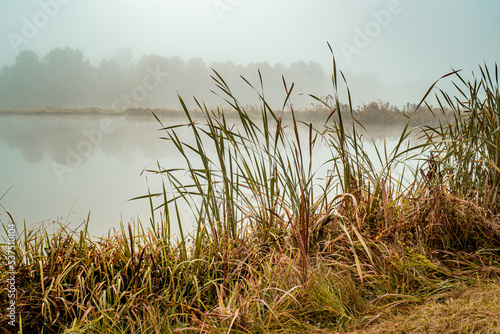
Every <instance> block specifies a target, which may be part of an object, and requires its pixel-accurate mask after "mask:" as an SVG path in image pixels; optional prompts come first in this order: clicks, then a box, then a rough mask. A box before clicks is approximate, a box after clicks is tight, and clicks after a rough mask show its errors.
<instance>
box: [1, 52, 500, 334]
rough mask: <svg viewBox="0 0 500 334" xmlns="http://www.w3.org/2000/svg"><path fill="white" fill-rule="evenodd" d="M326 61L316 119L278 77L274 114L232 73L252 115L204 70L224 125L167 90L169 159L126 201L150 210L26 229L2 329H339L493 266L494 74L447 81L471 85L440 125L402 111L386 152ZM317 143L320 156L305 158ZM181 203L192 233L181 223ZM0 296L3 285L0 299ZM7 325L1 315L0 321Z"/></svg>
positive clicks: (215, 114) (499, 244) (497, 236)
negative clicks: (300, 111)
mask: <svg viewBox="0 0 500 334" xmlns="http://www.w3.org/2000/svg"><path fill="white" fill-rule="evenodd" d="M332 54H333V52H332ZM333 59H334V58H333ZM333 68H334V71H333V76H332V89H333V94H332V95H331V98H328V99H322V98H319V97H316V96H313V95H311V98H312V99H313V100H314V101H316V102H317V103H319V104H321V105H322V106H323V108H325V109H326V110H328V111H329V112H328V114H329V115H327V116H325V118H326V119H325V123H324V124H319V125H318V124H313V123H307V122H303V121H299V120H298V117H297V112H296V111H295V110H294V107H293V104H292V103H291V101H290V96H291V93H292V91H293V89H294V85H293V84H288V83H287V82H286V80H285V79H283V87H284V90H285V92H286V98H285V100H284V103H283V106H282V108H281V110H277V111H276V110H272V109H271V108H270V106H269V105H268V103H267V102H266V99H265V95H264V88H263V86H264V85H263V78H262V77H261V76H260V73H259V78H260V79H259V82H258V85H254V84H252V83H250V82H248V81H247V80H245V79H244V78H243V80H245V81H246V82H247V84H248V85H249V88H250V89H253V90H254V91H255V94H256V99H258V101H259V103H260V109H259V113H256V111H255V108H251V110H247V108H246V107H245V106H242V105H241V104H240V103H239V102H238V99H237V97H236V96H234V95H233V93H232V92H231V89H230V87H229V86H228V85H227V83H226V82H225V80H224V79H223V78H222V77H221V76H220V75H219V74H218V73H217V72H215V71H214V74H213V80H214V83H215V86H216V87H217V90H218V94H219V95H220V97H221V98H222V99H223V100H224V101H225V103H227V106H228V107H229V108H231V109H232V110H233V112H232V115H231V118H228V116H227V115H226V114H225V113H224V112H223V110H222V109H209V108H208V107H207V106H205V105H204V104H203V103H202V102H200V101H198V100H197V101H196V102H197V104H198V109H199V110H201V113H200V112H197V113H196V118H195V117H194V116H193V115H194V114H193V113H191V112H190V111H189V110H188V109H187V107H186V104H185V103H184V100H183V98H182V97H180V96H179V101H180V104H181V106H182V108H183V110H184V114H185V117H186V121H185V122H184V123H182V124H176V125H170V126H165V125H164V123H163V121H162V120H161V118H160V116H158V115H156V114H153V115H154V117H155V118H156V119H157V120H158V122H159V123H160V125H161V131H162V134H163V135H162V139H163V140H166V141H168V142H169V144H170V145H172V147H174V149H175V150H176V152H177V154H178V156H179V157H180V158H182V161H183V163H182V164H181V165H178V166H162V165H160V164H157V165H156V167H155V168H150V169H148V170H147V172H148V173H149V177H150V180H151V179H154V180H156V182H157V184H161V191H158V192H155V191H153V192H151V191H150V192H148V194H146V195H143V196H140V197H138V198H137V199H142V200H147V202H148V205H149V206H150V208H151V211H152V218H151V221H150V224H149V226H148V227H145V226H144V225H143V224H142V223H141V222H138V223H137V224H136V225H134V226H132V225H130V224H129V225H124V224H122V225H121V229H120V231H118V232H116V233H111V231H110V233H109V235H108V236H107V237H105V238H100V239H95V238H91V236H90V235H89V233H88V224H89V219H87V220H86V222H85V223H84V224H83V225H82V226H80V227H79V228H78V229H75V230H72V229H70V228H69V227H68V226H64V225H61V226H59V228H58V229H56V230H54V231H52V232H50V231H47V230H45V229H43V228H39V229H36V228H35V229H26V228H25V229H24V232H23V233H21V236H20V237H19V238H18V239H17V240H16V243H15V248H14V249H15V254H16V259H17V264H18V266H17V269H18V270H17V274H16V284H17V291H18V295H17V299H16V300H17V311H18V313H17V317H18V318H17V321H18V324H22V327H19V326H18V327H17V330H19V331H20V332H26V333H35V332H39V333H52V332H56V333H64V332H66V333H84V332H109V333H124V332H127V333H171V332H172V333H173V332H177V331H181V330H182V331H186V332H193V333H194V332H209V333H219V332H225V333H249V332H250V333H255V332H262V333H267V332H304V331H319V330H322V329H329V330H343V329H346V328H347V327H348V326H357V325H364V324H366V323H369V322H371V321H372V320H374V319H375V318H376V317H377V316H378V315H379V314H380V312H382V311H383V310H385V309H390V308H392V307H395V306H398V305H403V304H415V303H418V302H420V301H422V300H424V299H425V298H427V297H429V296H431V295H433V294H436V293H437V292H442V291H446V290H449V289H452V288H453V287H454V286H456V285H457V284H459V283H460V282H469V281H471V280H473V279H476V278H477V277H483V278H485V279H488V278H492V277H494V276H497V275H498V274H499V273H500V271H499V270H498V268H499V264H500V261H499V255H500V251H499V250H500V232H499V231H500V225H499V222H498V213H497V208H498V195H497V192H498V183H499V181H498V179H499V177H498V173H499V172H500V170H499V168H498V159H499V158H498V153H497V152H498V150H497V140H496V138H497V137H498V113H499V103H498V102H499V98H498V75H497V70H496V67H495V80H496V81H493V80H491V79H490V73H489V71H488V69H487V68H486V66H485V67H483V68H481V73H482V77H481V79H480V81H479V82H477V84H476V83H474V84H472V83H466V82H465V81H463V82H462V83H464V84H466V85H467V87H469V90H468V91H467V92H468V93H470V95H467V94H464V96H462V97H461V98H460V101H462V102H461V104H457V106H456V109H453V106H452V105H451V104H450V105H449V108H452V109H453V110H454V114H453V115H454V116H453V119H452V120H451V121H450V122H449V123H448V124H444V123H442V124H441V125H439V126H437V127H433V128H432V127H424V128H420V129H418V128H417V129H413V128H411V126H410V124H413V123H412V115H409V119H408V123H407V124H406V126H405V127H404V128H403V130H402V133H401V136H400V137H399V139H398V140H397V141H396V144H395V146H394V148H391V149H389V148H388V146H387V145H385V144H383V145H381V146H380V145H376V142H375V141H374V140H371V143H372V144H373V146H374V147H375V149H376V151H375V156H373V155H370V154H369V153H368V150H367V148H366V147H367V145H370V139H368V142H367V140H366V139H365V137H366V134H365V132H366V129H364V128H363V125H362V124H361V123H359V122H358V121H357V119H356V112H355V111H354V109H353V108H352V104H351V101H350V92H349V90H347V97H346V99H347V101H348V103H347V104H344V105H342V104H341V103H340V101H341V97H339V94H338V91H339V86H340V85H343V84H346V85H347V82H346V78H345V77H344V75H343V74H342V73H341V72H340V71H338V70H337V68H336V63H335V60H334V61H333ZM460 78H461V77H459V79H460ZM457 87H458V86H457ZM431 88H433V87H431ZM430 91H431V90H429V92H428V94H430ZM461 92H463V93H466V92H465V90H463V89H462V90H461ZM441 93H442V95H443V96H444V98H445V100H446V101H449V102H452V101H453V100H452V99H451V98H449V96H448V95H446V93H444V92H441ZM482 93H484V94H483V95H481V94H482ZM428 94H426V97H427V95H428ZM483 98H484V99H483ZM422 103H425V99H424V102H422ZM346 106H347V107H346ZM465 107H468V109H465ZM447 108H448V107H445V106H444V105H442V106H441V110H443V113H444V114H446V116H447V117H449V115H450V114H449V113H448V112H447ZM341 109H342V112H341ZM429 110H432V108H431V107H430V106H429ZM464 113H465V114H466V115H470V116H466V117H463V114H464ZM235 115H236V117H235ZM495 115H497V116H495ZM439 117H442V116H439ZM186 131H188V132H189V134H190V135H189V136H188V138H187V139H183V138H186V137H185V135H183V134H185V133H186ZM418 135H420V138H421V139H420V140H417V139H416V137H417V136H418ZM499 140H500V139H499ZM471 146H472V147H473V148H470V147H471ZM318 149H323V150H326V151H328V152H330V153H329V154H328V155H325V156H321V157H318V156H317V155H315V152H316V151H317V150H318ZM457 154H460V155H457ZM422 156H427V158H426V159H424V160H422V161H421V162H420V163H417V164H414V163H413V162H412V161H415V160H416V159H417V158H418V157H422ZM318 160H319V161H318ZM454 166H457V167H455V168H454ZM325 169H326V170H328V173H326V176H325V175H324V174H322V173H323V170H325ZM397 170H401V171H402V172H401V173H398V172H397ZM186 205H187V207H188V208H189V209H190V210H191V213H192V216H193V217H194V223H195V225H196V228H195V229H194V230H193V231H188V230H185V226H187V225H188V224H186V222H185V221H184V219H185V218H184V216H183V215H181V210H182V209H181V208H182V207H183V206H186ZM4 217H6V216H5V215H4V216H1V215H0V219H4ZM2 223H3V224H5V222H4V221H3V220H2ZM174 231H177V232H176V233H175V234H174ZM1 252H2V254H1V255H2V256H1V259H0V261H1V262H0V269H1V271H0V272H1V275H3V276H2V280H3V279H4V278H5V277H6V276H5V273H6V272H7V270H6V268H7V266H8V264H7V262H6V261H5V259H4V256H5V255H7V253H6V248H5V247H2V250H1ZM7 300H8V298H6V291H2V296H1V298H0V308H1V309H5V308H6V305H7V304H6V301H7ZM7 321H8V319H7V318H6V317H5V316H4V314H2V317H1V318H0V323H1V327H2V328H7Z"/></svg>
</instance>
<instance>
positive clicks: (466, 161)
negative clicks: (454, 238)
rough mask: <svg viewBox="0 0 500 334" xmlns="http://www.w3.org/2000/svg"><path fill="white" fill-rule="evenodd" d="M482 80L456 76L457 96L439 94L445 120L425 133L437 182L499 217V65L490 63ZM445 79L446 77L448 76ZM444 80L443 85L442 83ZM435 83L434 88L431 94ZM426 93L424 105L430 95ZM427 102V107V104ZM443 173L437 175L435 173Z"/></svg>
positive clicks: (445, 93)
mask: <svg viewBox="0 0 500 334" xmlns="http://www.w3.org/2000/svg"><path fill="white" fill-rule="evenodd" d="M479 70H480V73H481V75H480V76H479V77H476V76H474V79H473V80H466V79H465V78H464V76H463V75H461V74H460V73H459V71H453V72H452V73H450V74H448V75H447V76H450V75H451V76H453V77H454V78H455V79H456V82H453V85H454V87H455V88H456V95H453V96H452V95H450V94H449V93H448V92H446V91H444V90H442V89H439V91H438V92H437V93H435V94H434V95H435V97H436V100H437V102H438V104H439V111H440V113H441V114H442V116H444V118H445V121H444V122H441V123H440V125H439V126H437V127H433V128H431V127H428V128H426V129H424V131H423V134H424V136H425V137H426V138H427V140H428V143H429V144H430V145H431V149H432V151H433V153H432V160H433V161H432V164H433V166H434V167H433V169H434V170H435V172H436V177H439V178H441V179H442V182H443V183H444V184H445V185H446V187H447V188H448V189H449V190H450V191H451V192H452V193H453V194H454V195H456V196H459V197H461V198H469V199H473V200H475V202H476V204H477V205H479V206H481V207H484V208H485V209H488V210H492V211H493V212H494V213H498V212H499V209H500V206H499V199H500V198H499V191H500V93H499V76H498V66H497V65H496V64H495V68H494V72H490V69H489V68H488V66H487V65H486V64H484V65H483V66H479ZM445 77H446V76H445ZM442 79H443V78H441V79H440V80H442ZM436 84H437V82H436V83H434V84H433V85H432V86H431V89H432V88H434V86H435V85H436ZM431 89H429V91H428V92H427V94H426V96H425V97H424V99H423V100H425V99H426V98H427V96H428V95H429V94H430V92H431ZM424 103H427V102H424ZM437 169H439V170H437Z"/></svg>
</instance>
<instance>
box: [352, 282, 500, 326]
mask: <svg viewBox="0 0 500 334" xmlns="http://www.w3.org/2000/svg"><path fill="white" fill-rule="evenodd" d="M499 319H500V282H499V281H498V280H495V281H492V282H482V281H477V282H476V283H474V284H472V285H467V286H465V285H459V286H457V288H456V289H454V290H452V291H447V292H443V293H438V294H435V295H433V296H432V297H430V298H429V299H428V300H426V301H425V302H424V303H419V304H416V305H411V306H408V307H402V308H395V309H392V310H390V311H388V312H386V313H385V314H383V315H382V316H381V317H380V318H378V319H377V320H375V321H374V322H376V323H372V324H370V325H368V326H366V327H364V328H362V329H359V330H354V331H351V332H345V333H359V334H370V333H436V334H437V333H456V334H459V333H481V334H483V333H484V334H497V333H500V320H499Z"/></svg>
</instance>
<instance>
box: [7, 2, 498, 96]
mask: <svg viewBox="0 0 500 334" xmlns="http://www.w3.org/2000/svg"><path fill="white" fill-rule="evenodd" d="M0 8H2V11H1V12H0V18H1V20H2V25H1V29H2V30H1V31H0V35H1V36H3V38H2V39H1V41H0V49H2V50H4V52H2V53H1V54H0V68H1V67H3V66H6V65H7V66H10V65H12V64H14V63H15V61H16V56H17V54H18V52H19V51H23V50H33V51H34V52H35V53H37V55H38V56H40V57H43V56H44V55H45V54H47V53H48V52H50V50H52V49H54V48H57V47H70V48H74V49H79V50H81V51H82V52H83V54H84V56H85V57H86V58H88V59H89V60H90V62H91V63H92V64H94V65H96V64H98V63H99V62H100V61H101V60H102V59H107V58H112V57H114V56H115V53H116V51H117V50H119V49H122V48H130V49H132V50H133V55H134V57H135V58H134V60H135V61H138V58H140V57H141V56H142V55H144V54H156V55H160V56H162V57H173V56H179V57H180V58H182V59H183V60H185V61H188V60H189V59H191V58H202V59H203V60H204V61H205V63H206V64H207V65H209V64H211V63H212V62H224V61H228V60H230V61H232V62H234V63H236V64H243V65H247V64H249V63H259V62H268V63H269V64H270V65H271V66H273V65H275V64H278V63H282V64H284V65H285V66H290V65H291V64H292V63H294V62H298V61H305V62H310V61H312V62H316V63H318V64H320V65H321V66H322V67H323V68H324V70H325V73H326V74H327V75H330V74H331V72H332V65H331V64H332V59H331V54H330V51H329V49H328V46H327V42H328V43H330V44H331V46H332V48H333V50H334V53H335V58H336V61H337V65H338V68H339V69H340V70H342V71H343V72H344V73H345V74H346V77H347V80H348V83H349V87H350V89H351V93H352V94H353V98H354V100H355V101H356V102H358V103H363V102H368V101H371V100H382V101H389V102H391V103H394V104H397V105H401V104H404V103H406V102H418V101H417V100H418V99H419V98H421V97H422V96H423V94H424V93H425V91H426V90H427V88H428V87H429V86H430V85H431V84H432V82H434V81H435V80H436V79H438V78H439V77H440V76H442V75H443V74H446V73H448V72H450V71H451V69H452V68H453V69H463V70H464V72H463V73H465V74H466V75H469V73H470V72H471V71H472V70H474V71H475V72H477V71H478V65H482V64H483V62H485V63H486V64H487V65H494V63H495V62H497V61H498V58H499V56H500V43H498V35H497V33H498V31H500V29H499V28H500V23H499V22H498V20H497V19H496V17H495V15H496V13H498V12H499V9H500V3H498V2H494V1H483V2H481V3H480V4H479V3H478V2H471V1H466V0H459V1H452V0H446V1H439V2H432V1H429V0H425V1H418V2H417V1H411V0H401V1H397V0H390V1H378V0H377V1H368V0H363V1H324V0H314V1H308V2H305V1H286V2H285V1H283V0H280V1H273V2H264V1H262V0H254V1H244V0H211V1H202V0H189V1H180V0H151V1H149V2H148V3H147V5H145V4H144V3H140V2H138V1H132V0H129V1H118V0H109V1H107V2H105V3H102V2H98V1H97V0H89V1H85V2H78V1H76V0H40V1H29V2H28V1H21V2H8V3H3V4H1V5H0ZM208 88H211V87H208ZM302 93H315V92H302Z"/></svg>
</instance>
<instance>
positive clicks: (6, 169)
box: [0, 114, 328, 236]
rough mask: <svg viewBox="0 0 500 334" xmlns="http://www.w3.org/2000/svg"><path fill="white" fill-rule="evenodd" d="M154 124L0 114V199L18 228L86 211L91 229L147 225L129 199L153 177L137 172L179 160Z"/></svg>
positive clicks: (142, 205) (141, 205) (148, 119)
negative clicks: (138, 224) (137, 222)
mask: <svg viewBox="0 0 500 334" xmlns="http://www.w3.org/2000/svg"><path fill="white" fill-rule="evenodd" d="M162 121H164V125H171V124H176V123H184V122H185V120H184V119H183V118H170V119H166V120H165V119H162ZM159 128H160V124H159V123H158V122H157V121H156V120H155V119H154V117H153V116H110V117H102V116H87V115H75V114H73V115H67V116H59V115H58V116H55V115H38V116H32V115H31V116H30V115H21V116H19V115H1V116H0V196H1V195H3V194H4V193H5V192H6V191H7V190H9V189H10V190H9V191H8V193H7V194H6V195H5V196H4V198H3V199H1V200H0V204H1V205H3V207H4V208H5V209H6V210H7V211H9V212H10V213H11V215H12V216H13V218H14V220H15V222H16V223H17V224H18V226H19V227H20V226H22V224H23V222H24V221H25V222H26V225H27V226H32V225H35V224H41V223H43V224H46V225H51V224H53V222H61V223H66V222H67V223H71V225H70V226H74V227H76V226H77V225H78V224H79V223H80V222H82V221H83V220H85V219H86V218H87V216H88V214H89V212H90V225H89V229H90V233H91V234H92V235H98V236H100V235H105V234H107V233H108V231H109V229H110V228H113V227H114V228H116V229H118V228H119V226H120V222H123V223H124V224H127V223H129V222H132V223H133V222H136V221H137V220H138V219H140V220H141V221H142V222H143V224H144V225H147V226H149V219H150V217H151V212H150V209H149V203H148V201H146V200H136V201H130V199H131V198H134V197H137V196H141V195H145V194H147V192H148V185H149V186H150V187H151V188H152V189H153V190H158V184H156V183H158V182H159V179H158V178H156V177H155V176H152V175H150V174H148V173H144V174H142V175H141V173H142V172H143V170H144V169H146V168H153V169H155V165H156V164H157V161H158V162H159V163H160V164H161V165H162V166H163V167H167V168H168V167H170V166H179V165H180V164H182V161H181V160H180V159H179V157H178V155H176V154H175V150H174V149H173V147H172V146H171V143H170V142H167V141H165V140H161V139H159V137H160V136H162V135H163V134H164V133H163V132H159V131H158V129H159ZM186 136H189V134H186ZM317 154H319V155H324V154H328V150H327V149H326V148H323V149H320V151H319V152H318V153H317ZM319 160H322V159H319ZM146 176H147V179H146ZM0 211H2V210H1V209H0ZM184 211H186V214H187V209H186V208H185V209H184ZM4 217H5V215H2V216H0V218H2V221H4V222H5V219H3V218H4ZM187 221H189V220H187ZM186 228H187V229H190V228H192V226H186Z"/></svg>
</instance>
